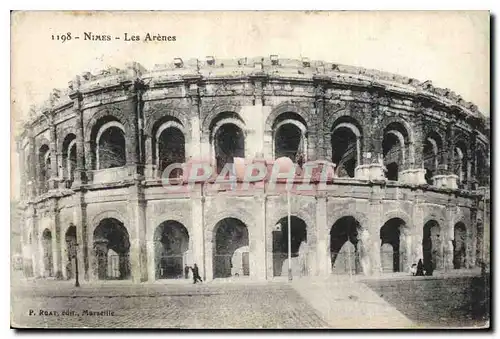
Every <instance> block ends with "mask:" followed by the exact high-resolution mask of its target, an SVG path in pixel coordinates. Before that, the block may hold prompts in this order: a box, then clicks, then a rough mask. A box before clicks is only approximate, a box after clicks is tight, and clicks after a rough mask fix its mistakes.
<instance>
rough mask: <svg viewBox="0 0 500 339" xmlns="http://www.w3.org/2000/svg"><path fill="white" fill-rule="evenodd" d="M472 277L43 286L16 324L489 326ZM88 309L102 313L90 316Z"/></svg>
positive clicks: (32, 288)
mask: <svg viewBox="0 0 500 339" xmlns="http://www.w3.org/2000/svg"><path fill="white" fill-rule="evenodd" d="M467 274H469V275H467ZM467 274H465V275H464V274H462V273H460V272H458V273H457V274H455V275H453V274H448V275H447V276H437V277H411V276H408V275H406V274H394V275H391V274H389V275H383V276H379V277H374V278H371V279H367V278H366V277H359V276H355V277H352V278H349V277H345V276H344V277H339V276H332V277H329V278H328V279H317V278H316V279H314V278H309V279H308V278H302V279H295V280H294V281H293V282H292V283H288V282H287V281H286V280H284V281H273V282H265V283H256V282H251V281H238V282H227V281H214V282H211V283H204V284H197V285H193V284H190V283H189V282H186V281H177V282H175V283H170V282H169V283H167V284H164V283H155V284H140V285H133V284H131V283H130V282H113V283H110V282H106V283H102V284H100V285H97V284H93V285H88V284H85V283H83V284H82V287H80V288H74V287H73V282H62V281H46V280H45V281H44V280H41V281H35V282H33V281H32V282H29V283H25V284H16V285H14V286H12V299H11V305H12V307H11V311H12V312H11V313H12V316H11V318H12V322H11V323H12V325H13V326H25V327H50V328H54V327H65V328H67V327H91V328H99V327H101V328H103V327H104V328H107V327H128V328H130V327H142V328H429V327H433V328H435V327H464V326H465V327H474V326H484V325H485V323H486V322H485V319H486V320H487V319H488V316H487V310H488V308H489V304H488V303H487V302H485V300H487V299H488V295H487V294H488V293H489V292H488V290H487V289H485V286H487V285H488V284H487V283H486V282H485V281H484V280H482V278H481V277H480V276H478V274H477V273H474V272H473V273H472V274H471V273H470V272H469V273H467ZM55 286H56V287H55ZM306 300H307V301H306ZM65 310H68V311H70V312H64V311H65ZM85 310H87V311H90V312H102V313H101V314H99V315H92V314H91V313H89V312H87V314H85V312H84V311H85ZM30 311H32V313H31V315H30ZM40 311H42V313H40ZM44 311H46V312H44ZM71 311H73V312H71ZM63 312H64V314H63ZM111 312H113V313H111Z"/></svg>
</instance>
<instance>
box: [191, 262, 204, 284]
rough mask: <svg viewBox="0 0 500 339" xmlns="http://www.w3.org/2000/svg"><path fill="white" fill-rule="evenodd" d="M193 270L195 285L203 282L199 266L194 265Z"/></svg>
mask: <svg viewBox="0 0 500 339" xmlns="http://www.w3.org/2000/svg"><path fill="white" fill-rule="evenodd" d="M191 270H192V271H193V284H196V282H197V281H200V282H203V280H201V277H200V273H199V271H198V265H196V264H194V265H193V267H192V268H191Z"/></svg>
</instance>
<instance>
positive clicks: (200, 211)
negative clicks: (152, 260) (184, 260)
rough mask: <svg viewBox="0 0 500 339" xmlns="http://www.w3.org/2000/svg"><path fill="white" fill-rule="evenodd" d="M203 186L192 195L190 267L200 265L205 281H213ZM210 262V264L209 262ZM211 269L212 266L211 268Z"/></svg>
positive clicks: (198, 185) (197, 187)
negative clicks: (202, 192)
mask: <svg viewBox="0 0 500 339" xmlns="http://www.w3.org/2000/svg"><path fill="white" fill-rule="evenodd" d="M200 192H201V185H200V184H196V189H194V190H193V194H192V195H191V198H190V201H191V218H192V219H191V225H192V227H191V230H192V231H191V233H192V234H190V239H192V240H190V243H191V244H192V248H190V250H191V251H192V253H193V262H192V263H190V266H192V265H193V264H195V263H196V264H197V265H198V269H199V271H200V276H201V277H202V279H203V280H212V273H213V272H212V270H210V272H208V269H207V267H208V265H209V264H210V263H211V260H212V258H207V257H206V249H205V247H206V246H211V244H208V243H205V225H204V213H205V210H204V205H205V197H203V196H202V195H201V194H200ZM209 260H210V263H207V261H209ZM210 267H211V266H210Z"/></svg>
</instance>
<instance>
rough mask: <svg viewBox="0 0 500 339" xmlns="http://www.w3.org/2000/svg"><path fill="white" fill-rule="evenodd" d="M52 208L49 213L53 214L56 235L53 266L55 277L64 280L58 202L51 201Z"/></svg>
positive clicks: (54, 237)
mask: <svg viewBox="0 0 500 339" xmlns="http://www.w3.org/2000/svg"><path fill="white" fill-rule="evenodd" d="M51 200H52V201H51V204H52V206H51V208H50V210H49V213H50V214H51V219H52V222H53V223H54V227H53V230H54V234H53V236H52V258H53V261H52V266H53V271H54V277H55V278H56V279H61V278H62V264H61V223H60V218H59V211H58V208H57V205H58V204H57V200H55V199H51Z"/></svg>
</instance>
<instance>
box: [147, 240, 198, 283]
mask: <svg viewBox="0 0 500 339" xmlns="http://www.w3.org/2000/svg"><path fill="white" fill-rule="evenodd" d="M189 240H190V241H191V239H189ZM146 252H147V262H148V282H150V283H152V282H154V281H155V280H156V262H155V259H156V258H155V242H154V234H153V235H148V236H147V240H146Z"/></svg>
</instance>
